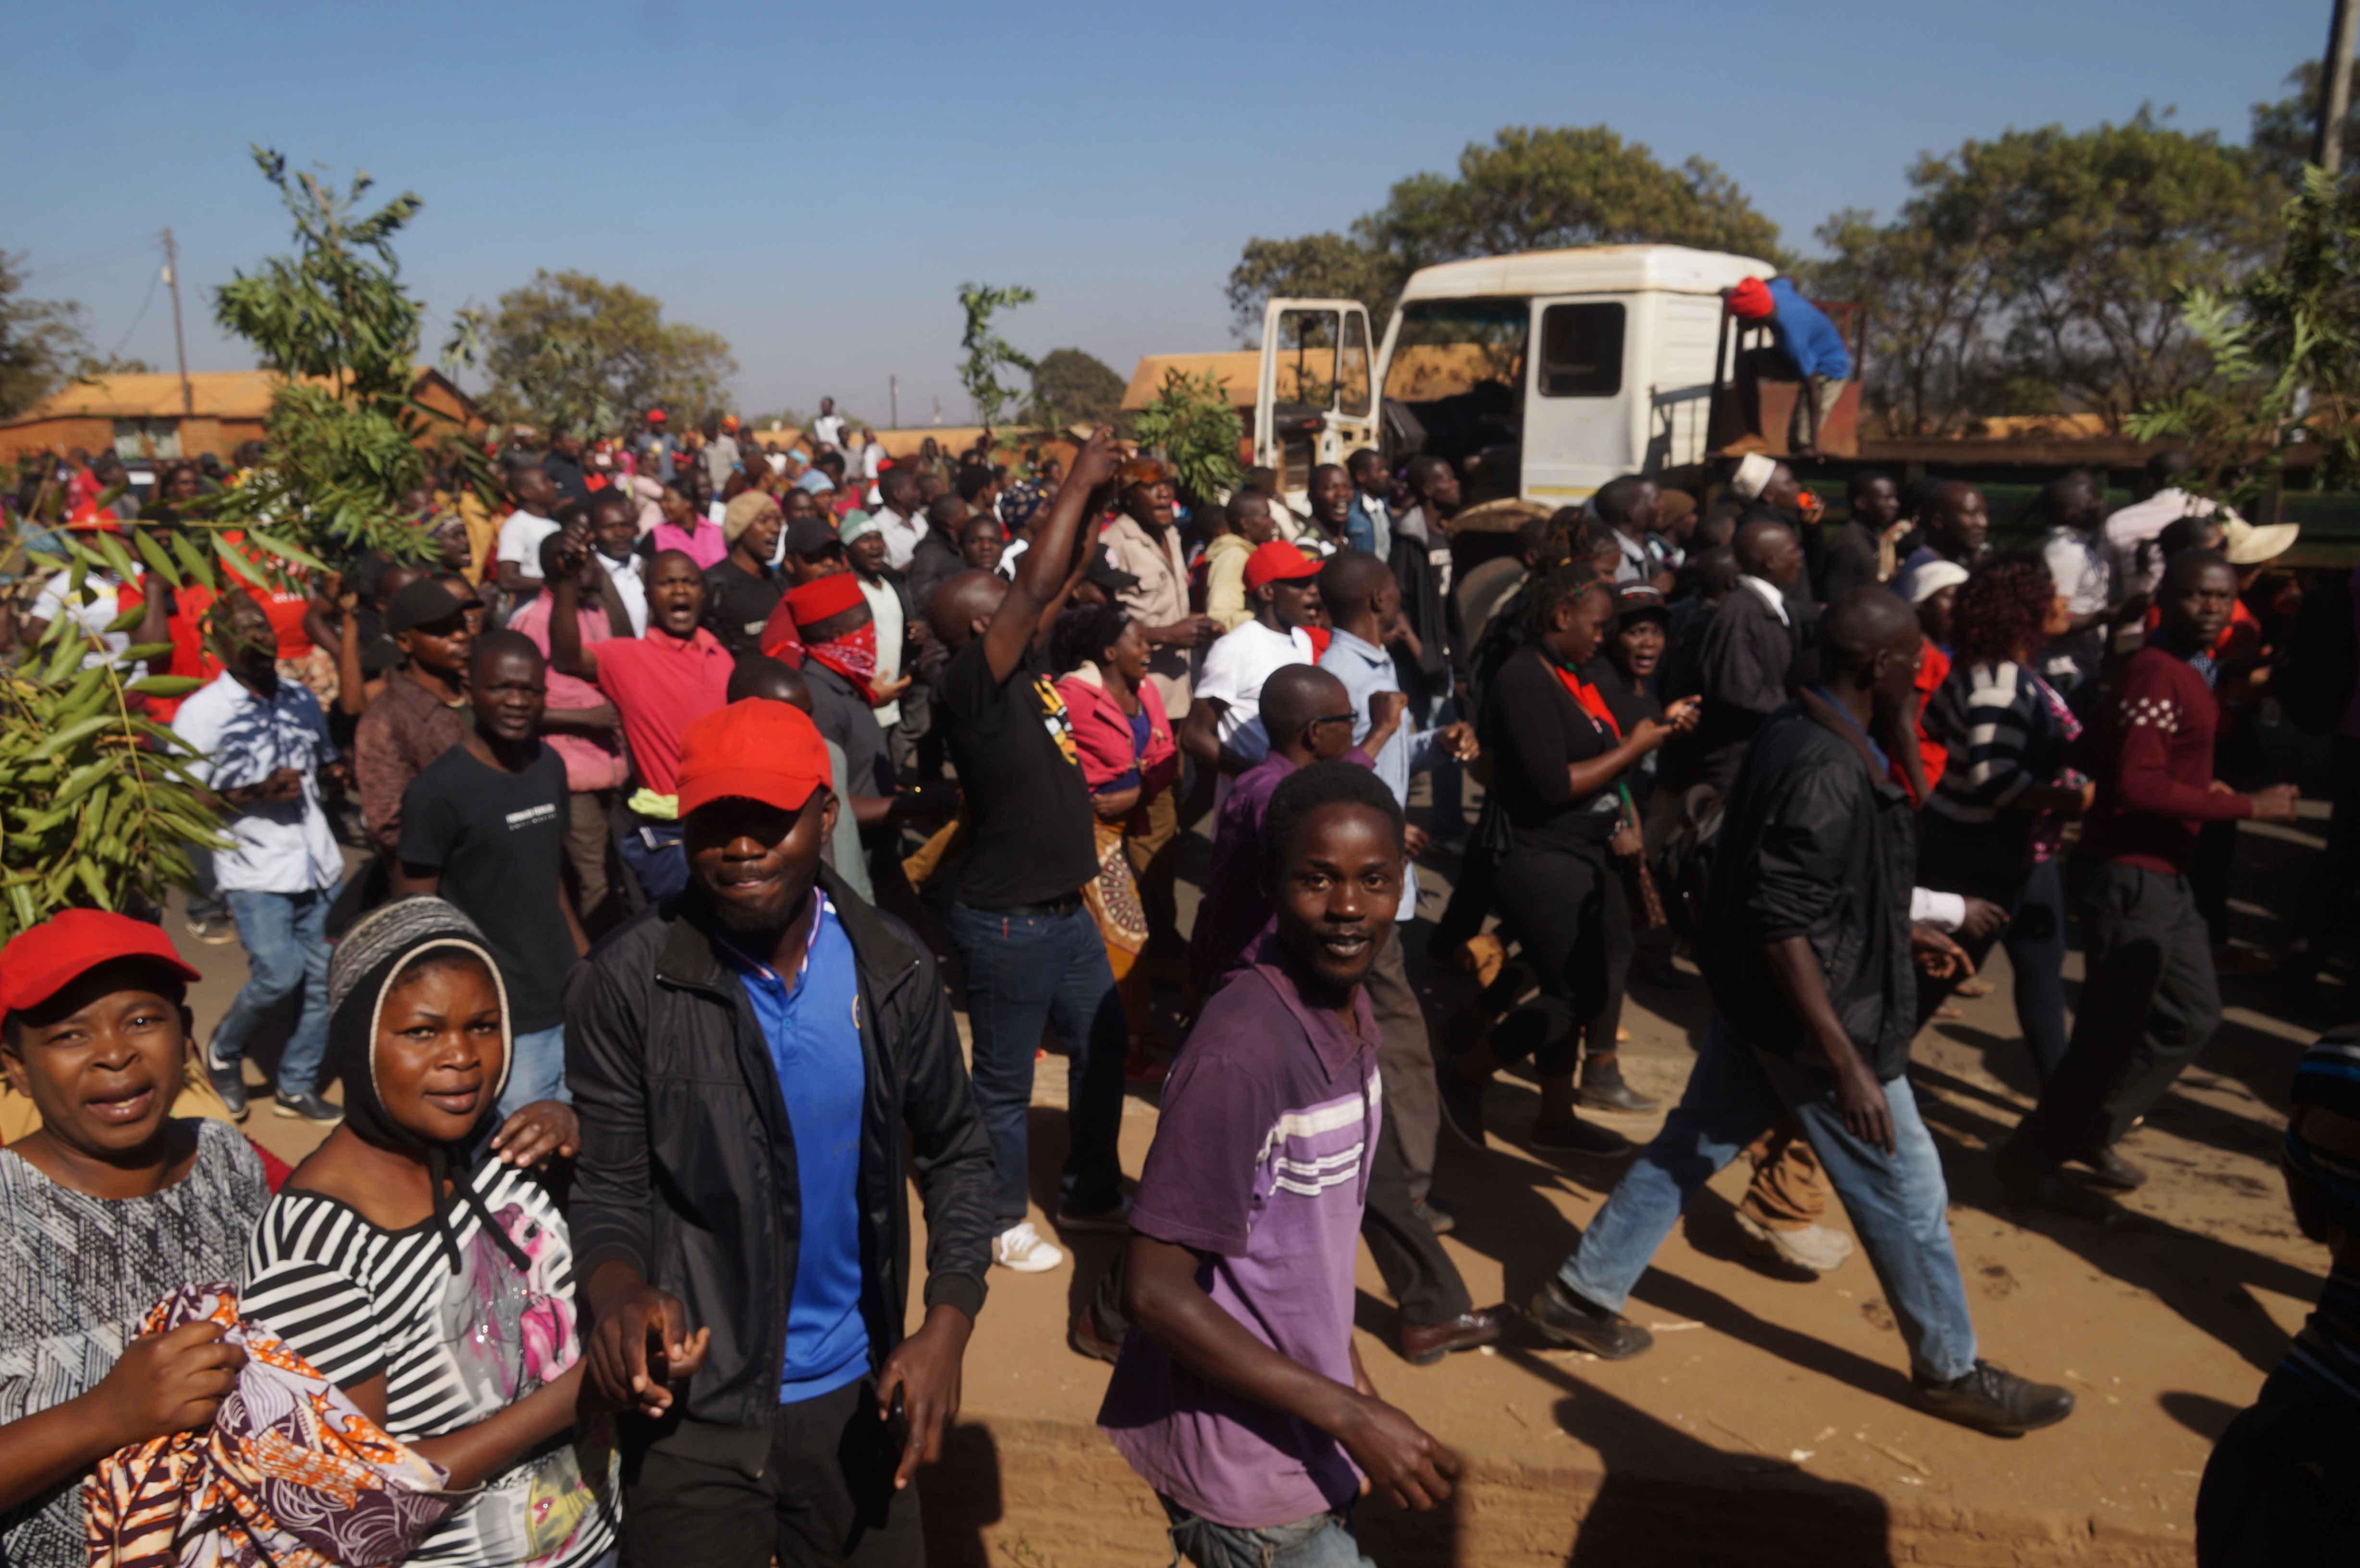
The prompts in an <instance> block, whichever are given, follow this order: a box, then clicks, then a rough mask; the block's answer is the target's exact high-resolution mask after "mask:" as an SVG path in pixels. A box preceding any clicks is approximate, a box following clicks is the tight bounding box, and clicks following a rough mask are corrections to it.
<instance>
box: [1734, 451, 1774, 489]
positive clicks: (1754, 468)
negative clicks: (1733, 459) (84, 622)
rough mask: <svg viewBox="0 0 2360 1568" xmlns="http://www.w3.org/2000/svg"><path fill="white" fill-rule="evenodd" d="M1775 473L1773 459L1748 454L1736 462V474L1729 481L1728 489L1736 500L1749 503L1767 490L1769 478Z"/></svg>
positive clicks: (1758, 454)
mask: <svg viewBox="0 0 2360 1568" xmlns="http://www.w3.org/2000/svg"><path fill="white" fill-rule="evenodd" d="M1777 472H1778V463H1777V460H1776V459H1775V458H1770V457H1765V456H1764V455H1763V454H1762V453H1760V452H1747V453H1746V454H1745V455H1744V456H1743V457H1742V458H1739V459H1738V460H1737V473H1736V474H1734V475H1733V476H1732V478H1731V479H1730V481H1729V487H1730V489H1731V490H1732V491H1733V492H1735V493H1736V495H1737V497H1738V499H1740V500H1742V501H1751V500H1754V498H1756V497H1757V496H1759V495H1761V494H1762V492H1763V491H1765V490H1766V489H1768V488H1769V486H1770V476H1771V475H1772V474H1775V473H1777Z"/></svg>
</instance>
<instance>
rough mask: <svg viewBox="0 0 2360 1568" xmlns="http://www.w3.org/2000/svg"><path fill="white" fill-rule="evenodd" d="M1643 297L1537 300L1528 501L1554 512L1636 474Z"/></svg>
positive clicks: (1645, 322) (1640, 441)
mask: <svg viewBox="0 0 2360 1568" xmlns="http://www.w3.org/2000/svg"><path fill="white" fill-rule="evenodd" d="M1648 298H1649V297H1648V296H1645V295H1636V296H1634V295H1612V296H1595V295H1593V296H1589V297H1580V298H1574V299H1535V301H1533V305H1534V310H1533V314H1534V317H1535V328H1536V329H1537V330H1536V331H1535V332H1534V334H1533V335H1534V339H1535V343H1537V345H1538V350H1537V352H1536V353H1535V354H1534V355H1533V373H1532V374H1533V387H1532V393H1533V395H1532V397H1530V398H1529V399H1528V400H1527V401H1526V402H1525V405H1524V495H1526V496H1527V497H1528V498H1530V499H1532V500H1535V501H1539V502H1542V503H1544V504H1546V505H1548V506H1569V505H1573V504H1577V503H1579V502H1580V501H1583V500H1586V499H1587V498H1588V497H1589V496H1590V494H1591V493H1592V492H1593V491H1595V490H1596V489H1597V488H1598V487H1599V486H1600V485H1603V484H1605V483H1606V481H1608V480H1609V479H1612V478H1613V477H1614V476H1615V475H1616V474H1628V473H1631V472H1633V471H1634V470H1635V469H1637V468H1638V466H1639V464H1640V462H1641V459H1642V457H1643V455H1644V451H1645V447H1644V442H1645V440H1646V430H1645V427H1644V420H1643V417H1642V415H1641V413H1640V411H1639V408H1637V406H1636V404H1635V400H1634V398H1633V391H1634V388H1633V385H1632V380H1633V378H1632V377H1631V376H1630V375H1629V374H1628V371H1627V365H1628V361H1629V359H1630V358H1631V350H1632V349H1633V346H1635V345H1636V344H1637V343H1639V341H1640V340H1641V339H1642V338H1643V336H1644V333H1645V332H1646V331H1647V328H1648V326H1649V325H1650V321H1649V317H1648V315H1647V313H1646V311H1645V310H1644V309H1643V307H1644V304H1645V303H1646V301H1647V299H1648Z"/></svg>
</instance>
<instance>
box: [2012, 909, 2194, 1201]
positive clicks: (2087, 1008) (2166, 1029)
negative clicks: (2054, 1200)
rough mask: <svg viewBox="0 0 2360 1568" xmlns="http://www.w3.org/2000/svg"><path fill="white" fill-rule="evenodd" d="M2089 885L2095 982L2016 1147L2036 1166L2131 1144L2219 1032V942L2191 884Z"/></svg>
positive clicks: (2088, 949)
mask: <svg viewBox="0 0 2360 1568" xmlns="http://www.w3.org/2000/svg"><path fill="white" fill-rule="evenodd" d="M2087 877H2088V880H2087V882H2086V884H2085V886H2084V887H2083V889H2082V898H2081V925H2082V951H2083V953H2085V954H2086V955H2087V961H2088V965H2089V978H2088V979H2086V980H2084V981H2083V982H2082V983H2081V1007H2079V1008H2078V1009H2077V1010H2076V1012H2075V1014H2074V1018H2073V1035H2072V1039H2071V1040H2070V1041H2068V1042H2067V1044H2066V1047H2065V1060H2064V1061H2062V1062H2059V1063H2058V1064H2057V1071H2056V1072H2055V1073H2053V1074H2051V1075H2050V1077H2049V1082H2048V1083H2047V1084H2046V1085H2045V1086H2044V1087H2043V1088H2042V1089H2041V1092H2040V1103H2039V1104H2038V1105H2035V1106H2034V1107H2033V1109H2032V1114H2031V1115H2030V1116H2027V1117H2025V1118H2024V1121H2023V1123H2022V1125H2020V1126H2019V1127H2017V1128H2016V1136H2015V1138H2013V1139H2012V1140H2011V1141H2010V1143H2009V1145H2008V1149H2009V1151H2010V1153H2012V1154H2013V1155H2015V1156H2016V1158H2018V1159H2020V1160H2024V1161H2025V1162H2026V1163H2027V1164H2031V1165H2037V1166H2048V1165H2053V1164H2055V1163H2057V1162H2058V1161H2059V1160H2075V1159H2080V1158H2081V1157H2083V1156H2085V1155H2088V1154H2092V1153H2095V1152H2096V1151H2098V1150H2099V1149H2104V1148H2106V1147H2107V1146H2108V1145H2110V1144H2112V1143H2113V1142H2114V1140H2115V1139H2117V1138H2121V1137H2122V1136H2123V1134H2125V1132H2128V1131H2129V1130H2130V1126H2131V1123H2132V1122H2134V1121H2136V1120H2137V1119H2138V1118H2139V1117H2140V1116H2145V1115H2146V1114H2147V1111H2148V1110H2149V1109H2150V1108H2152V1107H2153V1106H2154V1105H2155V1103H2156V1102H2157V1101H2158V1100H2159V1099H2161V1098H2163V1094H2164V1091H2165V1090H2167V1089H2169V1088H2170V1087H2171V1083H2172V1080H2173V1079H2175V1078H2177V1077H2179V1076H2180V1069H2182V1068H2184V1067H2186V1066H2187V1065H2188V1064H2189V1063H2190V1062H2193V1061H2194V1060H2196V1056H2197V1053H2198V1052H2200V1051H2202V1050H2203V1049H2204V1046H2205V1042H2206V1041H2208V1040H2211V1039H2212V1031H2213V1030H2215V1029H2219V1028H2220V1027H2221V987H2220V985H2219V983H2218V982H2217V981H2216V980H2215V979H2214V978H2213V975H2212V943H2211V941H2210V939H2209V938H2208V937H2207V936H2206V934H2205V930H2204V917H2203V916H2202V914H2201V913H2199V912H2198V910H2197V908H2196V895H2195V894H2194V892H2193V891H2191V888H2190V887H2189V885H2188V879H2187V878H2186V877H2168V876H2165V875H2164V874H2162V873H2161V872H2157V871H2142V870H2140V869H2138V868H2137V867H2136V866H2122V865H2116V864H2113V863H2108V864H2106V865H2103V866H2097V867H2095V868H2093V869H2091V870H2090V871H2088V873H2087Z"/></svg>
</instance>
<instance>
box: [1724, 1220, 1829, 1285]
mask: <svg viewBox="0 0 2360 1568" xmlns="http://www.w3.org/2000/svg"><path fill="white" fill-rule="evenodd" d="M1737 1228H1738V1229H1740V1230H1742V1231H1743V1232H1744V1233H1745V1235H1746V1238H1747V1240H1748V1241H1750V1242H1751V1243H1752V1244H1753V1247H1754V1251H1756V1252H1761V1253H1766V1254H1768V1255H1769V1256H1771V1257H1773V1258H1777V1259H1778V1260H1779V1261H1780V1262H1782V1263H1789V1264H1792V1265H1794V1267H1796V1268H1797V1269H1808V1270H1810V1271H1811V1272H1812V1273H1814V1274H1832V1273H1834V1272H1835V1271H1836V1270H1837V1269H1841V1268H1842V1267H1843V1261H1844V1259H1845V1258H1850V1257H1851V1256H1852V1237H1850V1236H1846V1235H1844V1233H1843V1232H1841V1231H1840V1230H1830V1229H1829V1228H1828V1227H1827V1226H1825V1225H1805V1226H1804V1227H1803V1228H1802V1229H1800V1230H1772V1229H1771V1228H1770V1227H1769V1226H1768V1225H1764V1224H1763V1223H1762V1222H1761V1221H1760V1220H1757V1219H1755V1218H1754V1216H1753V1215H1752V1214H1747V1213H1746V1212H1745V1211H1744V1210H1743V1209H1740V1210H1738V1211H1737Z"/></svg>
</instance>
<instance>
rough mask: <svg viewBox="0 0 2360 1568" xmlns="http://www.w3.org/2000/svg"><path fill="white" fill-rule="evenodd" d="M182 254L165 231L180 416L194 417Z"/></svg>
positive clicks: (194, 403)
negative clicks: (183, 305)
mask: <svg viewBox="0 0 2360 1568" xmlns="http://www.w3.org/2000/svg"><path fill="white" fill-rule="evenodd" d="M164 283H165V286H166V287H168V288H169V289H171V290H172V354H173V356H174V357H175V358H177V359H178V360H179V361H180V418H182V419H193V418H195V417H196V412H197V395H196V393H195V392H194V391H192V390H191V388H190V387H189V340H188V338H187V337H186V336H184V335H183V334H182V332H181V331H180V252H179V251H177V250H175V249H174V248H173V245H172V231H171V230H170V229H169V227H168V228H166V229H165V231H164Z"/></svg>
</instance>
